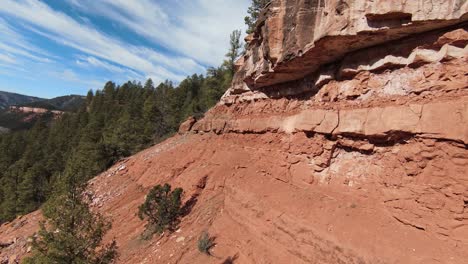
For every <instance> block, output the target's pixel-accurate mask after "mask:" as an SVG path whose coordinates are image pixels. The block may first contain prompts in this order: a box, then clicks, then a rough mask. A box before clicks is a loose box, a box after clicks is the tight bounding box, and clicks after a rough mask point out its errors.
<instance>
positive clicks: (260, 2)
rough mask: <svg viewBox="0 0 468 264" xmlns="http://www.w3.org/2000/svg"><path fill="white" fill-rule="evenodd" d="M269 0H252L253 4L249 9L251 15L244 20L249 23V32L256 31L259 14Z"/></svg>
mask: <svg viewBox="0 0 468 264" xmlns="http://www.w3.org/2000/svg"><path fill="white" fill-rule="evenodd" d="M269 2H270V0H252V5H251V6H250V7H249V9H248V10H247V13H248V14H249V15H248V16H246V17H245V18H244V22H245V24H246V25H247V34H250V33H253V32H254V30H255V25H256V23H257V19H258V16H259V15H260V12H261V11H262V9H263V8H264V7H265V6H266V5H267V4H268V3H269Z"/></svg>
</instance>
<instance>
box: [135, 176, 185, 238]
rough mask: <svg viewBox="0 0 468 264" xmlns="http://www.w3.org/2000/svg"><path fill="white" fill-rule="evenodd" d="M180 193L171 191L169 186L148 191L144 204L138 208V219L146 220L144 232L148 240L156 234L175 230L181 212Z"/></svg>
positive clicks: (156, 187)
mask: <svg viewBox="0 0 468 264" xmlns="http://www.w3.org/2000/svg"><path fill="white" fill-rule="evenodd" d="M182 193H183V190H182V189H181V188H176V189H174V190H173V191H171V186H170V185H169V184H164V186H161V185H157V186H155V187H153V188H152V189H151V190H150V192H149V193H148V195H147V196H146V200H145V202H144V203H143V204H142V205H140V207H139V208H138V209H139V210H138V216H139V217H140V219H142V220H144V219H148V224H147V225H146V231H145V232H146V233H147V234H148V235H149V237H148V238H150V237H151V236H152V235H153V234H154V233H156V232H157V233H162V232H163V231H164V230H170V231H174V230H175V227H176V226H177V224H178V222H179V217H180V215H181V211H182V202H181V197H182Z"/></svg>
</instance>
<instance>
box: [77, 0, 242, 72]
mask: <svg viewBox="0 0 468 264" xmlns="http://www.w3.org/2000/svg"><path fill="white" fill-rule="evenodd" d="M68 2H69V3H70V4H72V5H74V6H75V7H77V8H78V9H80V10H83V11H85V12H88V13H94V14H98V15H100V16H104V17H107V18H109V19H111V20H113V21H116V22H118V23H119V24H121V25H123V26H125V27H127V28H128V29H130V30H132V31H134V32H135V33H137V34H139V35H141V36H143V37H145V38H147V39H150V40H152V41H153V42H154V43H157V44H160V45H163V46H165V47H166V48H168V49H170V50H174V51H176V52H178V53H181V54H184V55H185V56H187V57H189V58H192V59H195V60H200V61H202V62H203V63H206V64H210V65H212V66H215V65H219V64H220V63H221V62H222V60H223V58H224V54H225V53H226V50H227V48H228V42H229V33H230V32H231V31H233V30H235V29H239V28H240V27H244V25H243V17H244V15H245V13H246V10H247V6H248V4H249V2H250V1H249V0H181V1H171V5H166V6H164V5H163V3H162V2H157V1H151V0H139V1H128V0H101V1H94V0H81V1H76V0H68Z"/></svg>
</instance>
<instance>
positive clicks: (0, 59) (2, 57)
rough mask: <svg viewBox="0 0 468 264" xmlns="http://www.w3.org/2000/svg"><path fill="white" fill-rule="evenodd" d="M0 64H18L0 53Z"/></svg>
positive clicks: (8, 56) (13, 59) (10, 57)
mask: <svg viewBox="0 0 468 264" xmlns="http://www.w3.org/2000/svg"><path fill="white" fill-rule="evenodd" d="M0 62H3V63H5V64H7V65H8V64H18V62H17V61H16V59H15V58H13V57H12V56H10V55H8V54H2V53H0Z"/></svg>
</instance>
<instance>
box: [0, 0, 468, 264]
mask: <svg viewBox="0 0 468 264" xmlns="http://www.w3.org/2000/svg"><path fill="white" fill-rule="evenodd" d="M467 7H468V4H467V3H466V1H457V0H453V1H434V0H433V1H425V0H418V1H345V0H342V1H331V0H330V1H324V2H322V1H299V0H297V1H292V0H274V1H272V2H271V3H270V4H269V5H268V7H267V9H266V11H265V12H264V14H263V17H262V19H261V20H260V21H259V23H258V26H257V30H256V33H255V35H253V36H250V37H249V48H248V50H247V52H246V56H245V57H244V58H243V59H241V60H240V61H239V62H238V68H239V70H238V72H237V74H236V79H235V81H234V83H233V86H232V87H231V89H229V91H228V92H227V93H226V94H225V96H224V97H223V98H222V100H221V101H220V103H219V104H218V105H217V106H215V107H214V108H213V109H211V110H210V111H209V112H208V113H207V114H206V115H205V117H204V118H203V119H201V120H195V119H193V118H190V119H189V120H187V121H186V122H185V123H183V124H182V125H181V127H180V130H179V133H178V135H176V136H175V137H173V138H170V139H168V140H166V141H165V142H163V143H161V144H158V145H156V146H154V147H152V148H150V149H148V150H145V151H143V152H141V153H138V154H137V155H135V156H133V157H130V158H129V159H126V160H124V161H121V162H120V163H118V164H116V165H115V166H114V167H112V168H111V169H110V170H109V171H107V172H105V173H103V174H101V175H99V176H98V177H96V178H95V179H93V180H92V181H91V183H90V190H89V191H90V194H92V195H93V203H92V206H93V208H94V209H95V210H97V211H99V212H101V213H103V214H105V215H107V216H108V217H109V218H110V219H111V220H112V222H113V228H112V230H111V231H110V233H109V234H108V238H109V239H110V238H113V237H115V238H116V240H117V242H118V245H119V252H120V255H121V256H120V259H119V262H120V263H395V264H396V263H421V264H422V263H424V264H426V263H457V264H458V263H460V264H464V263H466V259H468V174H467V171H468V71H467V69H468V66H467V62H468V58H467V56H468V54H467V44H468V30H467V25H466V23H464V22H463V21H465V20H466V18H467V15H466V13H467ZM163 183H170V184H171V185H173V186H175V187H182V188H183V189H184V190H185V194H184V201H186V202H190V204H191V211H190V213H189V214H187V215H185V216H184V217H183V218H182V221H181V224H180V229H179V230H177V231H176V232H174V233H171V234H164V235H162V236H156V237H154V238H153V239H152V240H150V241H142V240H141V239H140V235H141V233H142V231H143V229H144V224H145V223H144V222H142V221H141V220H139V219H138V217H137V214H136V213H137V211H138V206H139V205H140V204H141V203H142V202H143V200H144V197H145V195H146V194H147V192H148V190H149V189H150V188H151V187H152V186H154V185H155V184H163ZM37 219H40V216H39V215H38V213H37V212H36V213H34V214H31V215H28V216H26V217H23V218H20V219H17V220H16V221H14V222H13V223H10V224H7V225H4V226H2V227H0V242H4V244H5V245H6V246H5V247H4V248H3V249H0V261H1V260H3V259H5V260H6V259H11V258H13V259H15V260H16V259H19V258H21V257H22V256H24V254H25V253H26V252H27V251H28V247H27V244H26V241H27V237H28V236H29V235H31V234H33V232H34V230H35V228H37V225H36V223H37ZM204 230H207V231H208V232H209V233H210V234H212V235H213V236H215V237H216V240H215V242H216V247H214V248H213V249H212V251H211V253H212V256H206V255H204V254H201V253H199V252H198V250H197V240H198V236H199V234H200V233H201V232H202V231H204ZM2 239H3V240H2ZM11 242H14V243H12V244H11Z"/></svg>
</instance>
